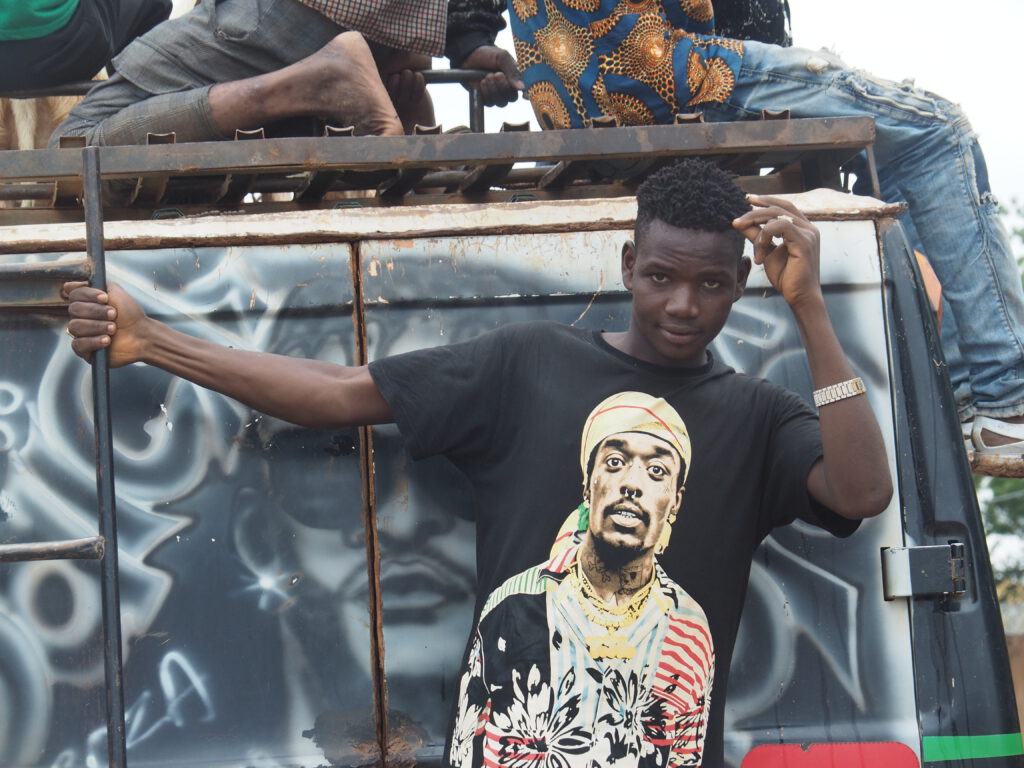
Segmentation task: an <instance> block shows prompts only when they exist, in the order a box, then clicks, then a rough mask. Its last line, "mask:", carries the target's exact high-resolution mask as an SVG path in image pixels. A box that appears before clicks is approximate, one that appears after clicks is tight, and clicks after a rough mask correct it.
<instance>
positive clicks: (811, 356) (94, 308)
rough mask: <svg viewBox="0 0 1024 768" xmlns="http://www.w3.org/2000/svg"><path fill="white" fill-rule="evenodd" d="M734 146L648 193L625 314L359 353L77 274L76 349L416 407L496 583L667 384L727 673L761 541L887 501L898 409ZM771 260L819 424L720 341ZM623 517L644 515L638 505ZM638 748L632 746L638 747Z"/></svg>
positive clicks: (548, 530) (698, 574) (273, 408)
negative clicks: (175, 316)
mask: <svg viewBox="0 0 1024 768" xmlns="http://www.w3.org/2000/svg"><path fill="white" fill-rule="evenodd" d="M751 202H753V204H754V208H753V210H751V207H750V202H748V200H747V198H746V197H745V196H744V194H743V192H742V190H740V189H739V187H738V186H737V185H736V183H735V181H734V180H733V179H732V177H731V176H729V175H728V174H726V173H724V172H722V171H721V170H719V169H718V168H716V167H715V166H713V165H710V164H708V163H705V162H701V161H689V162H686V163H681V164H679V165H676V166H673V167H671V168H668V169H666V170H664V171H661V172H659V173H657V174H655V175H654V176H652V177H651V178H650V179H648V181H647V182H645V183H644V184H643V185H642V186H641V188H640V189H639V191H638V214H637V223H636V230H635V237H636V240H635V242H632V241H630V242H627V243H626V244H625V245H624V246H623V249H622V277H623V282H624V283H625V285H626V288H627V289H629V290H630V292H631V293H632V295H633V304H632V316H631V320H630V324H629V327H628V328H627V329H626V330H624V331H618V332H604V333H592V332H588V331H583V330H580V329H576V328H572V327H569V326H562V325H558V324H552V323H538V324H525V325H513V326H506V327H504V328H501V329H499V330H497V331H495V332H492V333H488V334H484V335H483V336H480V337H478V338H476V339H473V340H470V341H467V342H464V343H461V344H454V345H451V346H447V347H440V348H436V349H430V350H422V351H418V352H411V353H407V354H404V355H398V356H395V357H391V358H385V359H383V360H379V361H376V362H374V363H372V364H371V365H370V366H368V367H366V366H363V367H355V368H352V367H339V366H335V365H331V364H327V363H324V362H320V361H316V360H302V359H296V358H291V357H281V356H275V355H265V354H259V353H253V352H248V351H245V350H237V349H224V348H222V347H220V346H218V345H215V344H212V343H209V342H206V341H202V340H198V339H194V338H192V337H190V336H187V335H185V334H182V333H179V332H177V331H174V330H172V329H170V328H168V327H167V326H164V325H163V324H161V323H158V322H156V321H154V320H152V319H150V318H148V317H146V316H145V315H144V314H143V313H142V311H141V310H140V308H139V307H138V305H137V304H136V303H135V302H134V301H133V300H132V299H130V298H129V297H128V296H126V295H125V294H124V292H123V291H121V290H120V289H118V288H116V287H113V286H112V287H111V289H110V291H109V293H104V292H100V291H97V290H95V289H91V288H88V287H86V286H84V285H82V284H68V285H67V286H66V287H65V291H66V293H67V295H68V298H69V300H70V302H71V305H70V313H71V318H72V319H71V322H70V323H69V326H68V328H69V332H70V333H71V334H72V335H73V336H74V337H75V339H74V341H73V342H72V343H73V348H74V350H75V352H76V353H77V354H79V355H80V356H82V357H84V358H86V359H88V358H89V357H90V356H91V354H92V353H93V352H95V351H96V350H98V349H101V348H107V349H109V354H110V362H111V365H112V366H115V367H116V366H120V365H126V364H129V363H134V362H138V361H142V362H146V363H149V364H151V365H156V366H159V367H161V368H164V369H166V370H168V371H170V372H171V373H174V374H176V375H179V376H182V377H184V378H186V379H188V380H190V381H193V382H195V383H197V384H199V385H201V386H205V387H208V388H210V389H214V390H216V391H218V392H222V393H224V394H226V395H228V396H230V397H233V398H235V399H238V400H240V401H242V402H244V403H246V404H248V405H250V406H251V407H253V408H255V409H257V410H259V411H262V412H263V413H266V414H269V415H272V416H276V417H278V418H282V419H285V420H288V421H291V422H293V423H296V424H300V425H305V426H311V427H324V428H340V427H350V426H354V425H363V424H381V423H385V422H392V421H394V422H395V423H397V424H398V426H399V429H400V430H401V432H402V434H403V437H404V439H405V440H406V443H407V446H408V448H409V451H410V453H411V454H412V456H413V457H414V458H421V457H425V456H430V455H435V454H442V455H445V456H446V457H448V458H449V459H450V460H451V461H452V462H453V463H455V464H456V466H458V467H459V468H460V469H461V470H462V471H463V472H464V473H465V474H466V475H467V476H468V477H469V478H470V480H471V482H472V483H473V485H474V487H475V490H476V496H477V505H476V507H477V508H476V510H475V513H476V521H477V561H478V568H477V575H478V594H479V595H481V596H483V595H487V594H489V593H490V592H491V591H492V590H494V589H495V588H496V587H497V586H498V585H500V584H502V583H503V582H504V581H505V580H506V579H508V578H509V577H510V576H512V575H513V574H516V573H520V572H522V571H524V570H526V569H528V568H530V567H532V566H535V565H536V563H538V562H540V561H541V560H543V559H544V557H545V556H546V554H547V553H548V552H549V548H550V544H551V542H552V541H553V540H554V538H555V536H556V534H557V533H558V530H559V527H560V525H561V523H562V514H563V513H561V512H558V510H565V509H570V508H572V507H573V506H575V505H576V504H577V503H578V501H579V487H580V486H579V483H580V480H581V478H580V475H579V473H578V470H576V468H575V467H576V466H577V460H578V455H579V454H578V441H577V439H576V437H575V436H576V435H578V434H579V429H580V424H583V423H585V422H586V421H587V417H588V414H589V413H590V412H591V410H592V409H593V408H594V406H595V405H597V404H599V403H601V402H602V401H603V400H605V399H606V398H608V397H610V396H612V395H615V394H617V393H621V392H640V393H645V394H646V395H648V396H650V397H652V398H663V399H664V400H666V401H667V402H668V403H669V404H670V405H671V406H672V408H674V409H675V411H676V412H677V413H678V414H679V416H680V418H681V419H683V420H685V423H686V427H687V432H688V435H689V439H690V441H691V443H692V452H693V456H695V457H698V458H697V459H696V460H695V461H694V462H693V464H694V466H693V467H690V468H689V470H688V476H687V482H686V498H687V516H686V536H685V540H683V541H679V540H678V539H677V545H678V546H674V547H673V550H672V552H671V553H670V555H669V556H668V557H666V558H665V559H664V560H663V561H662V562H661V565H662V567H663V568H664V569H665V572H666V573H667V574H668V576H669V577H670V578H671V579H672V580H674V581H675V582H676V583H678V584H679V585H680V586H681V587H682V588H683V589H685V590H686V592H687V593H689V595H690V596H691V597H692V598H693V599H694V600H695V601H696V602H697V603H698V604H699V605H700V606H701V607H702V608H703V610H704V611H705V613H706V615H707V622H708V625H709V626H710V628H711V634H712V637H713V641H714V648H715V655H716V672H717V675H716V684H717V685H718V691H719V692H721V691H724V690H725V682H726V678H727V676H728V669H729V661H730V657H731V653H732V648H733V645H734V641H735V637H736V631H737V627H738V624H739V617H740V611H741V607H742V604H743V597H744V594H745V590H746V585H747V577H748V574H749V570H750V565H751V557H752V556H753V553H754V551H755V550H756V548H757V546H758V544H759V543H760V542H761V540H762V539H763V538H764V537H765V536H766V535H767V534H768V533H769V532H770V531H771V529H772V528H774V527H776V526H779V525H784V524H787V523H789V522H791V521H793V520H795V519H797V518H800V519H803V520H805V521H808V522H811V523H813V524H817V525H820V526H822V527H824V528H826V529H828V530H830V531H833V532H834V533H837V534H839V535H845V534H848V533H850V532H852V531H853V530H854V529H855V528H856V527H857V521H858V520H860V519H862V518H865V517H870V516H872V515H876V514H878V513H880V512H881V511H882V510H883V509H884V508H885V507H886V506H887V504H888V502H889V498H890V496H891V494H892V484H891V480H890V477H889V472H888V462H887V458H886V453H885V449H884V445H883V441H882V437H881V433H880V430H879V428H878V425H877V423H876V422H875V420H874V417H873V416H872V413H871V409H870V407H869V404H868V402H867V398H864V397H859V396H857V395H859V394H861V393H863V388H862V385H859V379H855V378H854V376H853V372H852V371H851V369H850V366H849V363H848V362H847V360H846V357H845V355H844V354H843V351H842V349H841V348H840V346H839V343H838V340H837V339H836V336H835V332H834V330H833V328H832V325H831V323H830V321H829V318H828V314H827V312H826V309H825V303H824V299H823V296H822V291H821V287H820V284H819V280H818V232H817V229H816V228H815V227H814V226H813V225H812V224H811V223H810V222H809V221H807V219H806V218H804V217H803V216H802V215H801V214H800V213H799V211H797V210H796V209H795V208H794V207H793V206H792V205H790V204H789V203H787V202H785V201H780V200H774V199H771V198H752V199H751ZM744 237H747V238H748V239H750V240H751V241H752V242H753V245H754V249H753V250H754V261H755V262H757V263H758V264H761V265H763V266H764V268H765V271H766V273H767V276H768V279H769V280H770V281H771V283H772V285H773V286H774V287H775V288H776V289H777V290H778V291H779V293H780V294H781V295H782V296H783V297H784V298H785V300H786V301H787V303H788V304H789V306H790V307H791V309H792V311H793V314H794V317H795V319H796V323H797V325H798V327H799V329H800V332H801V335H802V338H803V341H804V346H805V349H806V351H807V358H808V362H809V364H810V370H811V375H812V378H813V381H814V386H815V387H817V388H818V389H819V391H818V393H817V398H816V399H817V400H818V401H819V402H820V403H821V412H820V424H819V418H818V416H816V415H815V413H814V411H813V410H812V409H811V408H810V407H809V406H808V405H807V404H806V403H805V402H804V401H803V400H802V399H801V398H800V397H798V396H797V395H795V394H794V393H792V392H789V391H787V390H785V389H783V388H781V387H778V386H776V385H773V384H771V383H769V382H767V381H763V380H759V379H753V378H750V377H747V376H744V375H741V374H737V373H736V372H734V371H732V370H731V369H730V368H728V367H727V366H724V365H722V364H721V363H719V362H717V361H715V360H714V359H713V358H712V357H711V356H710V354H709V353H708V350H707V347H708V345H709V344H710V343H711V341H712V340H713V339H714V338H715V336H717V335H718V333H719V331H720V330H721V329H722V327H723V325H724V324H725V321H726V319H727V318H728V316H729V311H730V309H731V307H732V304H733V303H734V302H735V301H737V300H738V299H739V298H740V296H741V295H742V293H743V289H744V286H745V283H746V279H747V276H748V274H749V272H750V268H751V263H750V261H749V260H748V259H746V258H745V257H744V256H743V238H744ZM620 523H621V524H622V527H629V525H628V523H625V522H623V521H620ZM723 700H724V697H723V696H722V695H721V694H720V693H719V694H718V695H715V696H713V697H712V705H711V711H710V714H709V719H708V732H707V737H706V740H705V748H704V764H705V765H709V766H718V765H720V764H721V761H722V756H721V754H722V728H723V708H722V704H723ZM620 764H621V765H628V764H629V763H620Z"/></svg>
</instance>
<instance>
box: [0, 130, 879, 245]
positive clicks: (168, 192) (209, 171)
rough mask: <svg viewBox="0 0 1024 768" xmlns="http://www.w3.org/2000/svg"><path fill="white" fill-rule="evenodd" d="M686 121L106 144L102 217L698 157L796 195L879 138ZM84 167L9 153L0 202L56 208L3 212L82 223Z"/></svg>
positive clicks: (631, 184)
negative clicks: (109, 195)
mask: <svg viewBox="0 0 1024 768" xmlns="http://www.w3.org/2000/svg"><path fill="white" fill-rule="evenodd" d="M767 117H769V116H767V115H766V118H767ZM687 118H689V119H686V120H685V122H681V123H679V124H676V125H658V126H631V127H615V128H613V129H610V130H609V129H602V130H577V131H529V130H523V128H524V126H511V125H509V126H506V127H505V129H504V130H502V131H501V132H500V133H485V134H478V133H468V132H465V133H450V134H441V133H438V130H439V129H434V130H432V131H428V130H426V129H425V130H424V131H422V132H420V133H418V134H416V135H412V136H389V137H376V136H352V135H350V134H349V132H347V131H337V130H335V131H332V132H331V135H330V136H328V137H320V138H276V139H263V140H260V141H223V142H197V143H186V144H174V143H163V144H162V145H161V146H159V147H156V146H116V147H103V148H102V149H100V155H101V157H102V160H103V162H102V165H103V180H104V181H105V182H114V183H115V184H118V185H120V186H121V187H123V188H124V189H125V191H124V192H123V193H122V195H121V196H122V197H123V198H124V199H123V200H119V201H115V202H114V203H113V204H110V205H108V206H107V208H106V210H105V214H106V217H107V218H108V219H114V218H121V219H132V218H150V217H155V216H161V215H166V214H167V213H169V214H170V215H187V214H190V213H200V212H209V210H210V208H211V206H216V207H217V208H218V210H252V211H257V210H258V211H272V210H303V209H309V208H313V207H331V206H333V205H335V204H336V203H338V200H337V198H336V196H335V199H331V197H330V194H329V193H331V192H345V198H346V199H345V200H343V201H342V203H343V204H345V205H364V206H365V205H399V204H418V205H422V204H425V203H433V202H442V201H443V202H474V203H479V202H483V201H493V200H496V199H498V200H505V201H508V200H515V199H535V200H536V199H572V198H578V197H602V196H621V195H622V194H629V193H630V192H631V191H632V190H633V189H635V187H636V185H637V184H638V183H639V181H640V180H642V178H643V177H644V176H645V175H646V174H648V173H650V172H651V171H652V170H654V169H656V168H657V167H659V166H660V165H662V164H665V163H668V162H671V161H673V160H675V159H678V158H680V157H684V156H694V155H699V156H704V157H707V158H709V159H712V160H714V161H715V162H718V163H719V164H721V165H723V166H724V167H726V168H729V169H730V170H733V171H735V172H736V173H737V174H738V175H739V176H740V177H741V184H743V185H744V186H745V187H746V188H747V189H748V190H749V191H754V192H761V193H772V192H776V193H780V192H796V191H801V190H803V189H807V188H809V187H813V186H822V185H830V186H836V187H838V186H839V182H838V178H839V174H838V169H839V167H840V165H842V164H843V163H844V162H846V161H847V160H849V159H850V158H851V157H853V156H854V155H856V154H857V153H859V152H862V151H865V150H869V149H870V147H871V144H872V142H873V140H874V136H875V131H874V122H873V120H872V119H871V118H866V117H848V118H813V119H799V120H791V119H778V118H773V119H764V120H760V121H758V120H752V121H745V122H738V123H705V122H701V121H700V120H699V118H697V119H692V116H687ZM162 141H165V142H166V141H168V139H166V138H164V139H162ZM868 159H869V162H870V161H871V160H872V159H873V155H872V154H871V153H870V152H868ZM530 163H533V164H535V165H533V166H529V165H524V164H530ZM78 166H79V152H78V151H77V150H73V149H63V150H62V149H47V150H28V151H20V152H18V151H13V152H0V199H7V200H11V199H37V200H38V199H50V200H52V201H53V204H54V205H56V206H57V207H50V208H19V209H9V208H8V209H3V210H0V225H2V224H13V223H43V222H53V221H81V216H82V213H81V209H80V208H78V206H77V203H76V201H75V198H74V190H75V187H76V185H77V184H79V183H80V181H79V179H80V176H79V171H78ZM140 190H145V194H140V192H139V191H140ZM243 192H244V193H258V194H260V195H263V194H265V193H270V192H277V193H281V192H283V193H289V196H290V198H291V199H289V200H287V201H275V202H271V203H268V202H265V201H263V200H262V199H261V200H259V201H256V200H254V199H253V198H252V197H251V196H249V197H246V195H245V194H242V193H243ZM352 198H354V199H355V202H353V201H352Z"/></svg>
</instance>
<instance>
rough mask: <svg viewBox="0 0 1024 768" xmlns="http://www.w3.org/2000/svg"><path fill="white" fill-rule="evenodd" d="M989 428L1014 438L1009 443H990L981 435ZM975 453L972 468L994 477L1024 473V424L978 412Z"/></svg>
mask: <svg viewBox="0 0 1024 768" xmlns="http://www.w3.org/2000/svg"><path fill="white" fill-rule="evenodd" d="M984 429H987V430H988V431H989V432H994V433H995V434H997V435H1004V436H1006V437H1010V438H1013V440H1014V442H1012V443H1007V444H1006V445H988V444H987V443H986V442H985V441H984V440H983V439H982V437H981V432H982V430H984ZM971 439H972V442H973V443H974V451H973V453H974V457H973V458H972V459H971V471H972V472H974V474H976V475H989V476H990V477H1024V424H1011V423H1009V422H1006V421H1003V420H1002V419H994V418H992V417H990V416H977V417H975V419H974V429H972V430H971Z"/></svg>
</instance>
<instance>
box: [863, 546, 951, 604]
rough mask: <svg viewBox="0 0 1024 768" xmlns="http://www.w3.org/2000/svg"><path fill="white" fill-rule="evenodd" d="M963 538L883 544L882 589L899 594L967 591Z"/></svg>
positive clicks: (889, 595)
mask: <svg viewBox="0 0 1024 768" xmlns="http://www.w3.org/2000/svg"><path fill="white" fill-rule="evenodd" d="M965 551H966V548H965V546H964V544H963V542H959V541H951V542H950V543H949V544H939V545H936V546H928V547H883V548H882V591H883V593H884V595H885V599H886V600H894V599H896V598H897V597H959V596H960V595H963V594H964V593H965V592H966V591H967V575H966V574H967V571H966V568H965V566H964V554H965Z"/></svg>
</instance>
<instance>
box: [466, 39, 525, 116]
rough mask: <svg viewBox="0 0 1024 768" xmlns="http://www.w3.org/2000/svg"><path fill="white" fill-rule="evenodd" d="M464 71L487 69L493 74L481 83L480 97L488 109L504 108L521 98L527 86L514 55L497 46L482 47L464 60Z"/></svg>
mask: <svg viewBox="0 0 1024 768" xmlns="http://www.w3.org/2000/svg"><path fill="white" fill-rule="evenodd" d="M460 67H461V68H462V69H486V70H488V71H489V72H490V73H491V74H489V75H487V77H485V78H484V79H483V80H481V81H480V84H479V88H480V97H481V99H482V100H483V102H484V104H485V105H486V106H488V107H504V106H505V105H506V104H510V103H511V102H513V101H515V100H516V99H518V98H519V91H521V90H523V89H524V88H525V87H526V86H525V85H524V84H523V76H522V75H521V74H520V73H519V68H518V67H517V66H516V60H515V59H514V58H512V55H511V54H510V53H509V52H508V51H506V50H504V49H503V48H498V47H497V46H495V45H481V46H480V47H479V48H476V49H474V50H473V51H472V52H470V54H469V55H468V56H467V57H466V58H465V59H463V61H462V64H461V65H460Z"/></svg>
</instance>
